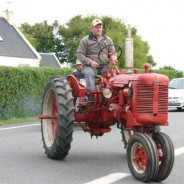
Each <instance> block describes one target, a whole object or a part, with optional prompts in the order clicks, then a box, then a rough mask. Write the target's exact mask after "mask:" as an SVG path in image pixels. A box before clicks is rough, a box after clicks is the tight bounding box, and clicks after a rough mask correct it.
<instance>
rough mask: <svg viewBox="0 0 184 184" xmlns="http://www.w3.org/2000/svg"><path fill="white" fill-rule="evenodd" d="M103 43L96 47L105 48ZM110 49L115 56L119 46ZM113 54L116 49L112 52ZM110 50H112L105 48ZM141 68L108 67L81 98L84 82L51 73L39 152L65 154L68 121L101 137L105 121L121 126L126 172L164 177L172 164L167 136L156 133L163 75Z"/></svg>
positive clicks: (164, 93)
mask: <svg viewBox="0 0 184 184" xmlns="http://www.w3.org/2000/svg"><path fill="white" fill-rule="evenodd" d="M111 46H112V45H108V46H106V47H104V48H102V50H101V51H100V52H99V55H98V56H99V59H100V60H101V58H100V56H101V53H103V54H104V53H106V50H108V47H111ZM113 46H114V47H115V48H116V53H117V57H118V58H119V57H120V55H121V53H122V49H121V48H120V47H119V46H117V45H113ZM118 53H120V54H119V55H118ZM111 54H114V53H111ZM144 67H145V72H144V73H143V74H141V73H139V71H138V70H134V72H128V73H126V72H123V71H119V70H118V68H117V67H116V65H112V66H111V67H108V68H107V69H106V71H105V73H104V75H103V76H96V78H95V84H96V88H97V89H96V90H95V91H92V92H91V93H90V96H88V100H86V87H85V86H84V85H83V84H81V83H80V81H78V80H77V79H76V78H75V77H74V76H72V75H69V76H67V78H66V79H65V78H63V77H52V78H50V79H49V81H48V82H47V84H46V87H45V91H44V94H43V103H42V115H40V119H41V129H42V139H43V144H44V148H45V153H46V154H47V156H48V157H49V158H52V159H63V158H64V157H66V156H67V155H68V152H69V150H70V147H71V142H72V133H73V125H74V122H76V123H78V124H79V126H80V127H81V128H82V130H83V131H84V132H89V134H90V135H91V136H97V137H98V136H102V135H104V134H105V133H108V132H110V131H111V128H110V127H111V126H114V125H117V128H119V129H121V134H122V138H123V142H124V147H125V148H126V151H127V162H128V167H129V169H130V172H131V173H132V175H133V176H134V177H135V178H136V179H138V180H140V181H143V182H149V181H158V182H159V181H162V180H164V179H166V178H167V177H168V176H169V174H170V172H171V170H172V168H173V163H174V147H173V143H172V141H171V139H170V138H169V136H168V135H166V134H165V133H162V132H160V126H167V125H168V82H169V80H168V78H167V77H166V76H165V75H161V74H156V73H150V72H149V71H148V68H149V64H144Z"/></svg>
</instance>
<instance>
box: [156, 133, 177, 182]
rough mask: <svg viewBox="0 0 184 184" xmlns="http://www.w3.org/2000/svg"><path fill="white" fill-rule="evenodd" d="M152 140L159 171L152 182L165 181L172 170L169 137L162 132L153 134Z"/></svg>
mask: <svg viewBox="0 0 184 184" xmlns="http://www.w3.org/2000/svg"><path fill="white" fill-rule="evenodd" d="M153 140H154V141H155V144H156V146H157V149H158V155H159V171H158V175H157V176H156V177H155V179H154V181H158V182H159V181H163V180H165V179H166V178H167V177H168V176H169V174H170V172H171V170H172V168H173V164H174V146H173V143H172V141H171V139H170V137H169V136H168V135H166V134H165V133H162V132H157V133H154V134H153Z"/></svg>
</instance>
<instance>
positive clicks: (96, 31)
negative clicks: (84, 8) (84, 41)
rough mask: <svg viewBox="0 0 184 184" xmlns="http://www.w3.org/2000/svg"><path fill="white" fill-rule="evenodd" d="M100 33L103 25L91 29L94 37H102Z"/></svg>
mask: <svg viewBox="0 0 184 184" xmlns="http://www.w3.org/2000/svg"><path fill="white" fill-rule="evenodd" d="M102 31H103V25H101V24H98V25H96V26H93V27H92V33H93V34H94V35H95V36H100V35H102Z"/></svg>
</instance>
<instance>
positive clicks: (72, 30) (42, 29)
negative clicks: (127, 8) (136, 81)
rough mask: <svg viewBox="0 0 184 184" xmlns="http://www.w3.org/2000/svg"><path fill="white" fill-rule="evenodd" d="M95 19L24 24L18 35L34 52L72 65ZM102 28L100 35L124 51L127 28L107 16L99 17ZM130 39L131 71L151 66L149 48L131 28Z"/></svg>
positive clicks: (119, 63)
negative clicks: (131, 43)
mask: <svg viewBox="0 0 184 184" xmlns="http://www.w3.org/2000/svg"><path fill="white" fill-rule="evenodd" d="M96 17H97V16H94V15H92V16H88V17H82V16H81V15H77V16H75V17H73V18H72V19H70V20H69V21H68V22H67V23H66V24H65V25H59V24H58V22H57V21H55V22H54V23H53V24H52V25H48V24H47V21H44V22H43V23H36V24H35V25H33V26H31V25H29V24H27V23H25V24H22V25H21V28H20V29H21V31H22V32H23V33H24V35H25V36H26V37H27V38H28V40H29V41H30V42H31V43H32V45H33V46H34V47H35V49H36V50H37V51H38V52H55V53H56V55H57V57H58V59H59V61H60V62H61V63H64V62H67V63H71V64H72V63H75V61H76V51H77V47H78V44H79V42H80V40H81V38H83V37H84V36H86V35H88V34H89V33H90V32H91V21H92V20H93V19H94V18H96ZM99 18H100V19H102V21H103V24H104V33H105V34H106V35H108V36H110V37H111V38H112V40H113V42H114V44H117V45H120V46H121V47H122V49H123V51H124V50H125V39H126V37H127V26H126V25H125V24H124V23H123V22H122V21H121V20H119V19H114V18H112V17H108V16H102V17H99ZM132 37H133V39H134V67H135V68H141V67H142V65H143V63H146V62H148V63H150V64H151V65H152V66H154V65H155V63H154V60H153V57H152V56H151V55H149V49H150V48H149V45H148V43H147V42H145V41H143V40H142V39H141V37H140V36H138V35H137V30H136V28H135V27H133V28H132ZM118 65H119V67H120V68H124V67H125V66H124V65H125V54H124V52H123V54H122V56H121V58H120V59H119V62H118Z"/></svg>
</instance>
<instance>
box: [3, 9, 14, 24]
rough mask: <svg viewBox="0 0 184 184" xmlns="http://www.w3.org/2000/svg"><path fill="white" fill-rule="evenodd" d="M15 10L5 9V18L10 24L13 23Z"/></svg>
mask: <svg viewBox="0 0 184 184" xmlns="http://www.w3.org/2000/svg"><path fill="white" fill-rule="evenodd" d="M13 14H14V13H13V11H10V10H8V9H7V10H4V18H5V19H6V20H7V21H8V22H9V24H13Z"/></svg>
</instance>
